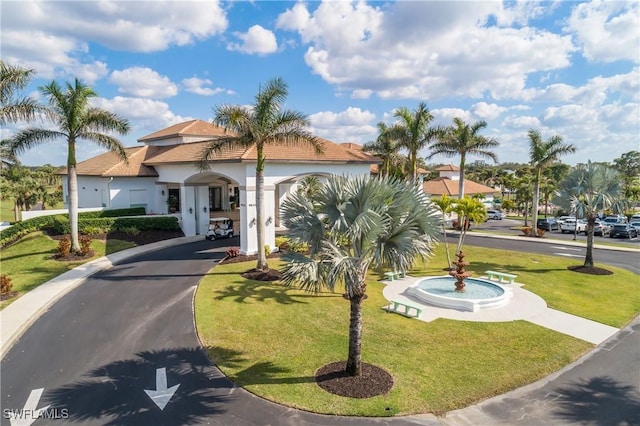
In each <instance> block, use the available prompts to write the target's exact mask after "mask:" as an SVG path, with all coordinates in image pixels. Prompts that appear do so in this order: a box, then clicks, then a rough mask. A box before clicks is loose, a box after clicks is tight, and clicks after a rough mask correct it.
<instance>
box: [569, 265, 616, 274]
mask: <svg viewBox="0 0 640 426" xmlns="http://www.w3.org/2000/svg"><path fill="white" fill-rule="evenodd" d="M567 269H568V270H570V271H573V272H580V273H581V274H589V275H613V272H612V271H610V270H608V269H604V268H598V267H597V266H584V265H571V266H567Z"/></svg>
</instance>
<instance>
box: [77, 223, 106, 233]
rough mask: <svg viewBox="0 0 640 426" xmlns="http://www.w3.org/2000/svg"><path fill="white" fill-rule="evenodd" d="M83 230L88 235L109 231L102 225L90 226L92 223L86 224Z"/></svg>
mask: <svg viewBox="0 0 640 426" xmlns="http://www.w3.org/2000/svg"><path fill="white" fill-rule="evenodd" d="M82 231H83V232H84V233H85V234H87V235H98V234H105V233H106V232H107V230H106V229H104V228H102V227H100V226H90V225H88V226H85V227H84V229H83V230H82Z"/></svg>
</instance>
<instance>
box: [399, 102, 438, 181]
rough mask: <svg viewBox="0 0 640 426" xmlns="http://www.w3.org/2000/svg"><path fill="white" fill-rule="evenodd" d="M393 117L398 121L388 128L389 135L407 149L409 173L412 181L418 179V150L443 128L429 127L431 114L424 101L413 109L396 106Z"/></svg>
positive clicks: (425, 145) (424, 146) (431, 118)
mask: <svg viewBox="0 0 640 426" xmlns="http://www.w3.org/2000/svg"><path fill="white" fill-rule="evenodd" d="M394 117H396V118H397V119H398V122H397V123H396V124H394V125H393V126H391V128H389V129H388V132H389V134H390V137H391V138H392V139H394V140H396V141H397V142H398V144H399V146H401V147H404V148H406V149H408V150H409V175H410V176H411V178H412V179H413V180H414V181H417V180H418V151H420V150H421V149H423V148H426V147H427V145H428V144H429V142H431V141H432V140H434V139H435V138H436V137H438V136H439V135H441V134H442V132H443V129H441V128H439V127H429V123H431V121H432V120H433V115H432V114H431V112H430V111H429V108H427V105H426V104H425V103H424V102H420V103H419V104H418V108H417V109H416V110H415V111H409V109H408V108H406V107H401V108H398V109H397V110H396V111H395V113H394Z"/></svg>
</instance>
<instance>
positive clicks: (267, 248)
mask: <svg viewBox="0 0 640 426" xmlns="http://www.w3.org/2000/svg"><path fill="white" fill-rule="evenodd" d="M270 254H271V246H270V245H269V244H265V245H264V255H265V256H269V255H270Z"/></svg>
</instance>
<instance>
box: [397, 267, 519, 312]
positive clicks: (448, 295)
mask: <svg viewBox="0 0 640 426" xmlns="http://www.w3.org/2000/svg"><path fill="white" fill-rule="evenodd" d="M456 282H457V280H456V278H455V277H452V276H446V275H444V276H439V277H427V278H423V279H421V280H419V281H417V282H416V283H415V284H413V285H412V286H410V287H409V288H408V292H409V294H410V295H411V296H413V297H415V298H417V299H418V300H420V301H422V302H426V303H429V304H431V305H435V306H439V307H441V308H452V309H459V310H463V311H471V312H476V311H479V310H482V309H492V308H500V307H502V306H505V305H506V304H508V303H509V299H511V297H512V296H513V293H512V291H511V289H510V288H506V287H503V286H501V285H498V284H495V283H492V282H491V281H487V280H483V279H481V278H466V279H465V280H464V282H465V286H464V291H459V290H457V289H456Z"/></svg>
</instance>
